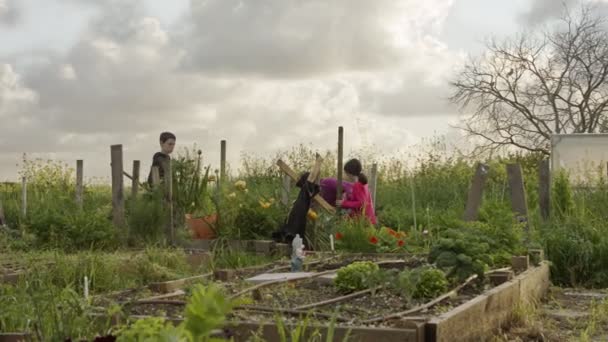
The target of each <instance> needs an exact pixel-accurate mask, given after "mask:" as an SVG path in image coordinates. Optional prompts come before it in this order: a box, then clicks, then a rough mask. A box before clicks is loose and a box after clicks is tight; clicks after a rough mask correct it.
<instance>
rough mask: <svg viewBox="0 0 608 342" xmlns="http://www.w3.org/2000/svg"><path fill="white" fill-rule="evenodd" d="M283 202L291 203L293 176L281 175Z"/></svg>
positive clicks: (285, 203)
mask: <svg viewBox="0 0 608 342" xmlns="http://www.w3.org/2000/svg"><path fill="white" fill-rule="evenodd" d="M281 182H282V184H281V203H283V205H284V206H287V205H289V194H290V192H291V178H290V177H289V176H288V175H283V177H281Z"/></svg>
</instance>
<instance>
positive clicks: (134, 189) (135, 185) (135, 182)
mask: <svg viewBox="0 0 608 342" xmlns="http://www.w3.org/2000/svg"><path fill="white" fill-rule="evenodd" d="M140 165H141V163H140V162H139V160H134V161H133V175H132V177H131V197H132V198H133V199H136V198H137V193H138V192H139V168H140Z"/></svg>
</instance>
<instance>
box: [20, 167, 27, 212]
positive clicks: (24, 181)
mask: <svg viewBox="0 0 608 342" xmlns="http://www.w3.org/2000/svg"><path fill="white" fill-rule="evenodd" d="M21 215H22V216H23V217H24V218H25V217H27V178H25V177H23V178H21Z"/></svg>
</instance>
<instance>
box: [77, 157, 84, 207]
mask: <svg viewBox="0 0 608 342" xmlns="http://www.w3.org/2000/svg"><path fill="white" fill-rule="evenodd" d="M83 164H84V162H83V161H82V160H77V161H76V204H77V205H78V207H79V208H80V209H82V205H83V198H82V195H83V193H84V184H83V181H84V165H83Z"/></svg>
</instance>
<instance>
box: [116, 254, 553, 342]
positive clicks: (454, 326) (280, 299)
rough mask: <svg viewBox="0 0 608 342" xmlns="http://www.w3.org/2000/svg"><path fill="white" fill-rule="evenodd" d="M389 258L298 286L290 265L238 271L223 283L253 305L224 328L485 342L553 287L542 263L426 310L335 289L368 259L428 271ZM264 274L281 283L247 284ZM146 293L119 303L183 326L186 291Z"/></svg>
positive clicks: (320, 272)
mask: <svg viewBox="0 0 608 342" xmlns="http://www.w3.org/2000/svg"><path fill="white" fill-rule="evenodd" d="M391 256H392V257H393V258H391V259H387V258H382V257H379V256H378V255H372V256H364V255H351V254H345V255H332V256H325V257H324V258H322V259H316V260H307V262H308V263H309V265H308V267H307V268H306V271H308V272H310V274H309V276H308V277H305V278H299V279H288V277H289V276H288V275H287V274H286V275H282V274H281V272H288V269H289V266H288V265H285V263H284V262H277V263H272V264H267V265H261V266H258V267H250V268H244V269H238V270H232V271H233V277H230V279H226V280H225V281H223V282H220V284H221V285H222V286H223V287H224V289H225V292H226V293H227V294H228V296H231V297H233V298H236V297H243V296H244V297H251V298H252V299H251V302H250V303H248V304H247V305H241V306H239V307H236V308H235V309H234V310H233V313H232V315H231V318H230V319H231V321H230V323H229V324H227V326H226V328H225V329H227V331H228V332H229V333H230V335H232V336H234V338H235V341H246V340H247V339H248V338H250V337H251V336H253V335H254V334H257V336H260V337H263V338H265V339H266V340H267V341H278V340H279V339H278V336H279V335H278V333H279V328H278V327H277V325H276V324H275V318H276V315H277V314H279V315H281V319H282V321H283V322H284V328H285V329H286V330H287V331H289V330H291V328H293V327H295V326H297V325H301V324H302V321H303V320H304V319H307V320H308V325H307V329H306V331H307V333H308V334H312V333H315V334H321V335H322V336H325V334H327V332H328V329H329V326H328V323H327V322H329V321H330V319H332V318H334V319H335V320H336V322H337V323H336V326H335V329H334V334H335V335H334V336H335V338H338V339H340V338H341V337H342V336H345V335H346V333H347V332H350V334H349V336H350V339H349V341H375V340H382V341H429V342H432V341H470V340H483V339H484V338H487V337H489V336H492V333H493V332H494V331H496V330H497V329H498V328H500V327H501V325H503V324H504V323H506V322H508V320H509V318H510V317H511V314H512V312H513V309H514V308H515V307H516V306H517V305H518V304H519V303H536V302H537V301H539V300H540V299H541V298H542V296H543V295H544V293H545V291H546V290H547V288H548V283H549V280H548V279H549V267H548V264H547V263H545V262H542V263H540V264H539V266H537V267H533V268H529V269H528V270H525V271H523V272H520V273H515V276H513V272H512V271H511V270H506V269H501V270H497V271H496V272H495V273H496V274H497V275H498V276H496V277H486V279H485V280H484V282H479V281H476V280H474V279H473V278H474V277H471V278H469V279H468V280H467V281H466V282H464V283H463V284H461V285H460V286H458V287H457V288H455V289H452V291H450V292H449V293H447V294H445V295H442V296H440V297H438V298H435V299H433V300H427V301H426V302H425V303H423V302H408V301H407V300H405V299H404V298H401V296H400V295H398V294H395V293H393V292H390V291H388V290H387V291H384V290H383V289H374V290H364V291H359V292H355V293H351V294H349V295H345V294H342V293H339V292H338V291H337V290H336V288H334V287H333V286H332V285H331V283H332V280H331V277H330V276H331V275H332V273H334V272H335V271H336V270H337V269H339V268H341V267H343V266H345V265H348V264H350V263H352V262H354V261H361V260H368V261H373V262H375V263H377V264H379V265H381V267H388V268H397V269H410V268H415V267H419V266H421V265H424V264H425V260H424V259H423V258H419V257H415V256H409V258H401V260H395V258H394V255H391ZM514 260H515V259H514ZM518 267H521V266H518ZM261 273H264V274H268V275H273V274H274V275H275V276H276V277H275V278H276V279H275V280H268V281H266V282H262V283H256V282H253V281H252V280H249V281H248V280H247V278H248V277H249V278H251V277H253V276H255V275H260V274H261ZM270 278H272V277H270ZM270 278H269V279H270ZM210 279H211V278H209V280H210ZM206 280H207V279H205V281H206ZM201 281H203V280H201ZM145 291H146V292H131V293H129V294H127V295H124V294H123V295H122V296H121V297H119V298H114V299H113V300H114V301H118V302H123V303H124V302H131V303H132V304H133V305H130V307H129V309H128V314H130V315H132V316H131V317H146V316H159V315H161V316H164V317H166V318H167V319H169V320H171V321H174V322H179V321H181V319H182V318H183V317H182V313H183V308H184V305H185V303H186V302H185V300H186V298H187V292H188V288H187V287H186V288H185V289H184V290H183V291H182V290H178V291H175V292H174V293H171V294H166V295H158V294H156V293H153V292H151V291H150V290H149V289H148V290H145Z"/></svg>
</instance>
